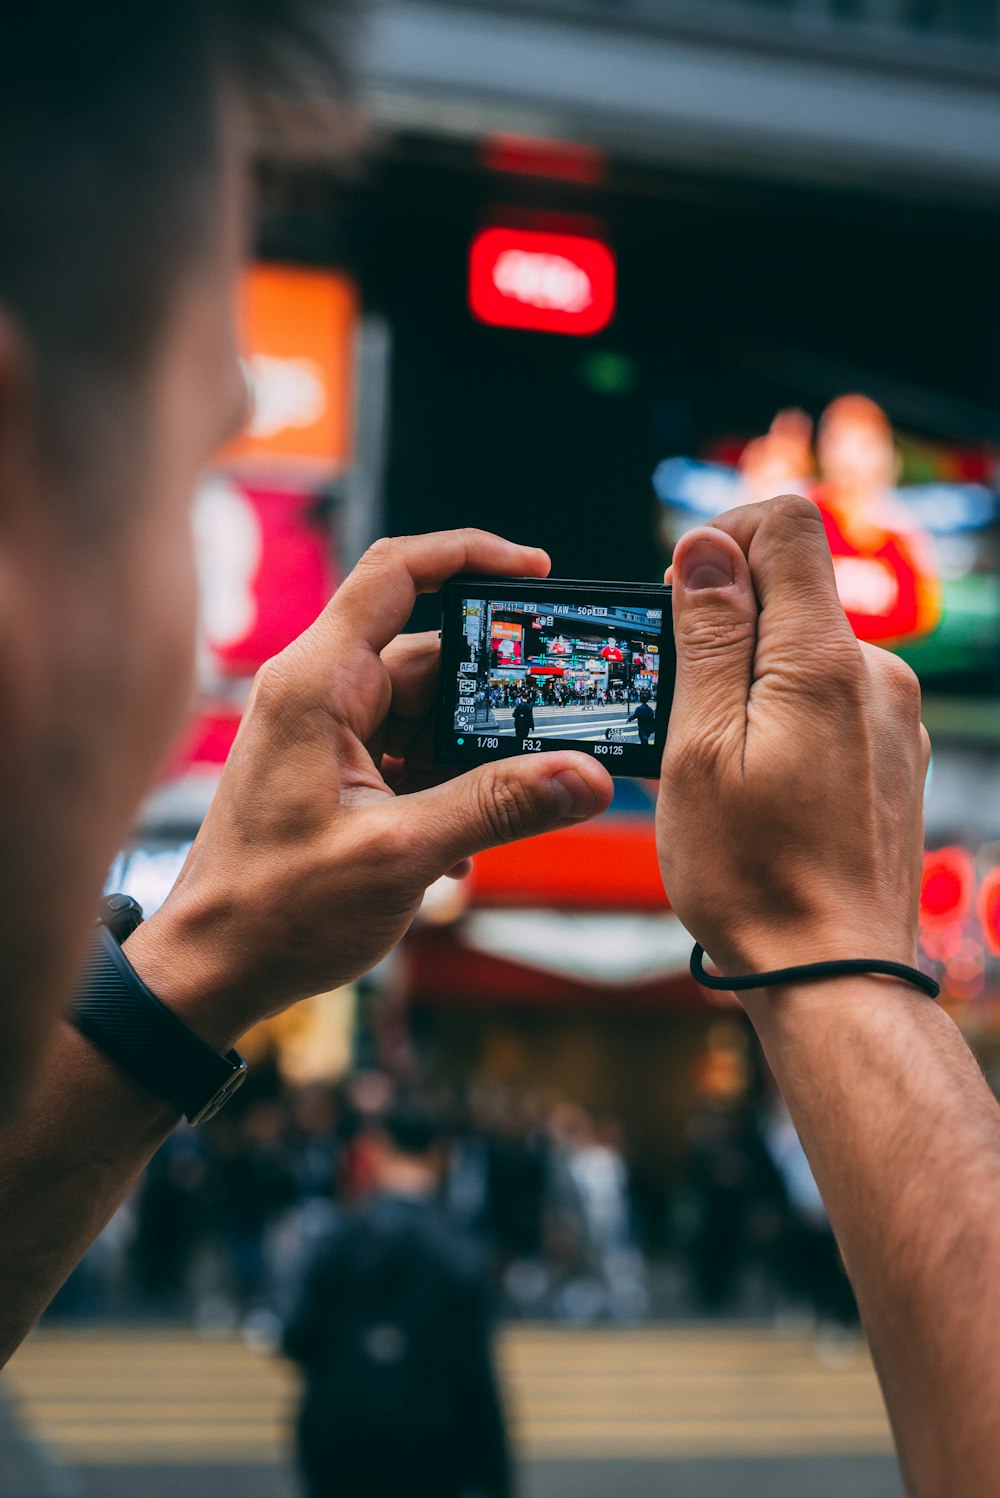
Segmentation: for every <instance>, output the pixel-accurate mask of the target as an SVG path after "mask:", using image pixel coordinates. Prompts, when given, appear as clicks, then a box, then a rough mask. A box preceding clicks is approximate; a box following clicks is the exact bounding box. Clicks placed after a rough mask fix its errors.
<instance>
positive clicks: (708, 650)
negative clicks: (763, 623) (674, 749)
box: [667, 526, 757, 746]
mask: <svg viewBox="0 0 1000 1498" xmlns="http://www.w3.org/2000/svg"><path fill="white" fill-rule="evenodd" d="M671 574H672V576H671V582H672V584H673V590H674V591H673V611H674V645H675V648H676V651H677V678H676V684H675V686H674V697H673V704H672V706H671V709H670V728H669V733H668V735H667V744H668V746H669V745H670V744H672V743H673V744H676V743H677V742H679V741H680V742H685V741H689V740H691V739H693V738H694V737H695V736H709V737H710V739H711V741H712V742H714V743H715V744H716V745H717V746H720V745H721V744H722V743H723V742H724V741H726V740H728V739H729V738H730V736H732V741H733V743H734V744H735V743H739V744H742V742H743V737H744V734H745V730H746V705H747V696H748V694H749V691H750V683H751V681H752V679H753V659H754V649H755V647H756V643H757V599H756V596H755V594H754V588H753V581H752V579H751V576H750V568H749V566H748V564H747V560H746V557H745V556H744V555H743V550H742V548H741V547H740V545H739V543H738V542H736V541H734V540H733V538H732V537H731V536H728V535H726V533H725V531H720V530H716V529H714V527H712V526H702V527H700V528H699V529H698V530H694V531H689V532H688V533H687V535H685V536H682V537H681V539H680V541H678V543H677V548H676V550H675V552H674V560H673V564H672V567H671Z"/></svg>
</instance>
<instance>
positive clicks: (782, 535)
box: [712, 494, 856, 645]
mask: <svg viewBox="0 0 1000 1498" xmlns="http://www.w3.org/2000/svg"><path fill="white" fill-rule="evenodd" d="M712 525H713V526H714V527H715V528H716V529H717V530H720V531H725V532H726V533H727V535H730V536H732V538H733V540H734V541H735V542H736V543H737V545H738V546H740V547H741V549H742V551H743V554H744V555H745V557H746V559H747V561H748V562H749V564H750V574H751V576H752V578H753V583H754V590H755V592H756V594H757V600H758V602H759V604H760V606H761V610H762V616H761V625H762V627H766V624H772V623H781V624H783V625H784V624H788V625H794V626H795V627H796V629H797V630H798V631H800V638H801V639H802V641H803V643H806V644H808V643H809V642H810V641H813V640H815V639H816V638H817V636H821V637H822V638H823V639H824V641H826V642H827V643H837V642H839V643H842V644H847V643H848V642H851V644H853V645H856V641H855V637H854V631H853V630H852V629H851V626H850V624H849V622H848V619H847V615H846V614H845V613H844V609H843V605H842V604H841V602H840V598H839V596H838V594H837V582H836V578H835V577H834V572H833V558H832V557H831V555H830V544H829V542H828V540H827V537H826V528H825V526H824V524H823V516H822V514H821V513H820V511H819V509H818V508H817V506H816V505H815V504H813V502H812V500H811V499H804V498H803V497H802V495H800V494H782V495H779V496H778V497H777V498H776V499H767V500H763V501H761V502H760V503H758V504H750V505H741V506H740V507H739V508H738V509H735V510H728V511H727V512H726V513H725V514H724V515H720V516H719V518H718V519H717V520H713V521H712ZM768 614H770V618H768V617H767V616H768Z"/></svg>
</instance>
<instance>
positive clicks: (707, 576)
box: [680, 536, 734, 593]
mask: <svg viewBox="0 0 1000 1498" xmlns="http://www.w3.org/2000/svg"><path fill="white" fill-rule="evenodd" d="M680 573H681V581H682V582H683V584H684V587H685V588H686V589H687V591H688V592H689V593H697V592H699V591H700V590H701V589H702V588H728V586H729V584H730V583H731V582H732V581H733V577H734V573H733V560H732V557H731V556H730V555H729V552H728V551H726V550H725V548H724V547H722V546H719V545H718V544H717V543H716V542H715V541H710V540H709V539H708V537H707V536H706V537H699V539H698V540H697V541H693V542H692V543H691V545H690V546H689V547H688V548H687V550H686V551H683V552H682V553H681V560H680Z"/></svg>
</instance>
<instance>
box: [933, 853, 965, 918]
mask: <svg viewBox="0 0 1000 1498" xmlns="http://www.w3.org/2000/svg"><path fill="white" fill-rule="evenodd" d="M974 885H975V873H974V870H973V866H972V859H971V857H970V855H969V854H968V853H967V852H966V850H965V849H964V848H961V847H952V848H936V849H935V850H934V851H933V852H931V853H925V854H924V874H923V879H922V880H921V884H920V914H921V916H922V918H923V919H924V920H925V921H930V922H938V921H948V920H961V919H963V918H964V917H965V916H966V915H967V914H968V912H969V907H970V905H971V904H972V893H973V888H974Z"/></svg>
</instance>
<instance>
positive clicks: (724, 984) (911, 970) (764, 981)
mask: <svg viewBox="0 0 1000 1498" xmlns="http://www.w3.org/2000/svg"><path fill="white" fill-rule="evenodd" d="M704 957H705V948H704V947H703V946H701V944H700V943H699V942H695V944H694V951H693V952H692V953H691V976H692V978H693V979H694V980H695V982H696V983H700V984H701V986H702V987H703V988H714V989H716V990H719V991H721V992H723V993H737V992H739V991H740V990H741V989H745V988H777V987H783V986H784V985H785V984H788V983H815V982H817V981H818V980H819V979H821V978H848V977H851V976H852V975H853V974H856V973H879V974H881V975H882V976H884V977H886V978H899V979H901V980H902V982H904V983H911V984H912V985H913V987H914V988H919V989H920V991H921V993H925V994H926V995H927V997H928V998H929V999H936V998H937V996H938V994H939V993H940V992H941V985H940V983H936V982H935V981H934V979H933V978H929V977H928V976H927V974H926V973H922V972H921V971H920V969H919V968H918V967H907V966H906V964H905V963H902V962H886V961H884V960H883V959H882V958H880V957H847V958H844V959H843V960H842V961H840V962H807V963H803V964H802V966H801V967H780V968H777V969H775V971H774V972H773V973H746V974H744V975H743V976H742V977H739V978H714V977H713V976H712V974H711V973H706V971H705V964H704Z"/></svg>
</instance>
